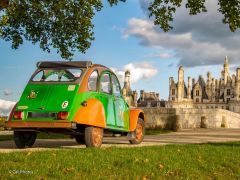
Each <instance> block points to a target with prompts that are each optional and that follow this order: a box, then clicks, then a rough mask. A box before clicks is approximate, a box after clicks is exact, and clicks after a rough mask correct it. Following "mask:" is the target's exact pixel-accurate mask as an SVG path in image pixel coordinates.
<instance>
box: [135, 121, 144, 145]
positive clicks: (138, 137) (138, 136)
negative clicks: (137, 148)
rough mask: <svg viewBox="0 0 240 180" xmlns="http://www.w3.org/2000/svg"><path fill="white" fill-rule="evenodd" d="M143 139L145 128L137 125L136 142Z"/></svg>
mask: <svg viewBox="0 0 240 180" xmlns="http://www.w3.org/2000/svg"><path fill="white" fill-rule="evenodd" d="M142 137H143V126H142V124H137V128H136V140H138V141H139V140H141V139H142Z"/></svg>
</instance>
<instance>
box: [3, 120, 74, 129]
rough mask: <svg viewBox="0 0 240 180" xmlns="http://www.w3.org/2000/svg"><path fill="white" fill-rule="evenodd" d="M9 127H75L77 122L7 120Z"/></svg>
mask: <svg viewBox="0 0 240 180" xmlns="http://www.w3.org/2000/svg"><path fill="white" fill-rule="evenodd" d="M6 127H7V128H68V129H75V127H76V123H72V122H69V121H58V122H41V121H31V122H29V121H28V122H26V121H25V122H24V121H7V122H6Z"/></svg>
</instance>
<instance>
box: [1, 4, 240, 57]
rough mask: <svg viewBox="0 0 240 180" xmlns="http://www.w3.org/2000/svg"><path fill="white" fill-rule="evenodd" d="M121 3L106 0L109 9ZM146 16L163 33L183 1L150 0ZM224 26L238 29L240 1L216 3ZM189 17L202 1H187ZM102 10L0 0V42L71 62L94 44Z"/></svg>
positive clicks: (201, 6) (97, 6)
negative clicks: (25, 46)
mask: <svg viewBox="0 0 240 180" xmlns="http://www.w3.org/2000/svg"><path fill="white" fill-rule="evenodd" d="M120 1H122V2H125V1H126V0H108V2H109V4H110V5H111V6H113V5H117V4H118V3H119V2H120ZM150 2H151V3H149V8H148V9H149V16H150V17H153V19H154V23H155V25H159V26H160V28H162V29H163V30H164V31H169V30H171V29H172V27H171V25H170V22H171V21H173V14H174V13H175V11H176V9H177V8H179V7H181V6H182V5H183V3H182V0H152V1H150ZM218 3H219V6H220V8H219V12H221V13H222V14H223V15H224V19H223V23H226V24H229V28H230V30H231V31H235V30H236V29H238V28H239V27H240V3H239V0H231V1H229V0H218ZM185 5H186V8H187V9H189V14H190V15H196V14H198V13H201V12H206V11H207V9H206V7H205V0H188V1H187V3H186V4H185ZM102 7H103V4H102V1H101V0H58V1H54V0H40V1H39V0H0V38H2V39H4V40H6V41H10V42H12V48H13V49H17V48H18V47H19V45H21V44H23V41H24V39H25V40H27V41H31V42H32V43H33V44H35V43H39V44H40V48H41V49H43V50H44V51H47V52H50V50H51V48H55V49H57V51H58V52H59V53H60V54H61V56H62V57H63V58H65V59H70V58H71V56H73V54H74V52H75V51H76V50H79V51H80V52H82V53H85V52H86V50H87V49H88V48H89V47H90V45H91V42H92V41H93V40H94V34H93V27H94V25H93V23H92V19H93V17H94V15H95V13H96V12H98V11H100V10H101V9H102Z"/></svg>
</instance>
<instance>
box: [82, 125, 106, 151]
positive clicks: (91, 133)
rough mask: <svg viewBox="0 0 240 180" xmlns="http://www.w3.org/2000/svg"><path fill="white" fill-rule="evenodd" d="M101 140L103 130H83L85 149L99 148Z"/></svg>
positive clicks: (92, 128) (97, 128) (88, 128)
mask: <svg viewBox="0 0 240 180" xmlns="http://www.w3.org/2000/svg"><path fill="white" fill-rule="evenodd" d="M102 140H103V129H102V128H100V127H93V126H90V127H86V128H85V145H86V147H101V145H102Z"/></svg>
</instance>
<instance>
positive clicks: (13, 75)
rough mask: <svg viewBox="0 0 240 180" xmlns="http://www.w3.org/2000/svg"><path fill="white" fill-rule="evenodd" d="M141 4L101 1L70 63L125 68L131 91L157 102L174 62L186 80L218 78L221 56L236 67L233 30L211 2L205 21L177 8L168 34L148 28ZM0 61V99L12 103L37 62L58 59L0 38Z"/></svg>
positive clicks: (165, 92)
mask: <svg viewBox="0 0 240 180" xmlns="http://www.w3.org/2000/svg"><path fill="white" fill-rule="evenodd" d="M144 2H146V1H144V0H128V1H127V2H126V3H120V4H119V5H118V6H114V7H109V5H108V4H107V3H106V2H105V3H104V5H105V6H104V8H103V9H102V11H101V12H98V13H97V14H96V16H95V18H94V20H93V21H94V25H95V27H94V32H95V41H93V42H92V46H91V48H90V49H88V51H87V53H86V54H81V53H76V54H75V56H74V57H73V60H86V59H90V60H92V61H93V62H94V63H99V64H103V65H106V66H108V67H111V68H114V69H115V70H116V73H121V72H123V71H124V70H126V69H127V68H130V70H132V71H133V76H134V77H133V83H132V89H133V90H134V89H136V90H138V91H139V90H141V89H144V90H146V91H156V92H158V93H160V98H161V99H167V98H168V84H169V82H168V79H169V77H170V76H173V77H174V78H175V79H177V70H178V65H179V64H183V66H184V67H185V78H186V79H187V76H192V77H195V78H197V77H198V75H199V74H203V75H204V76H206V73H207V71H209V70H211V71H212V73H213V76H215V77H216V78H218V77H219V76H220V72H221V69H222V67H221V66H222V65H221V64H222V63H223V60H224V57H225V55H228V56H229V57H230V62H231V59H232V68H233V69H234V67H235V66H237V65H238V58H239V53H238V50H235V47H231V45H232V43H234V46H237V45H239V40H234V42H233V41H231V42H230V40H229V39H233V37H236V39H240V38H237V37H238V36H239V32H236V33H230V32H229V29H228V28H227V26H226V25H223V24H222V23H221V15H219V14H217V13H215V11H216V5H215V4H213V2H215V0H214V1H211V3H210V4H208V7H209V9H210V12H209V13H207V14H206V16H211V17H212V18H211V22H208V18H207V19H206V17H205V15H200V16H197V17H191V18H190V17H189V16H188V15H187V11H185V9H180V10H179V11H177V15H176V18H175V21H174V23H173V26H174V30H173V31H171V32H169V33H163V32H162V31H161V30H160V29H159V28H157V27H155V26H153V25H152V21H151V20H150V19H149V18H148V17H147V16H146V10H145V9H144V8H143V6H144ZM145 4H146V3H145ZM141 5H142V6H141ZM179 14H181V16H179ZM186 17H187V18H186ZM202 18H204V19H205V21H204V22H203V21H202ZM186 19H188V21H186ZM209 21H210V20H209ZM196 22H197V23H196ZM211 28H212V29H211ZM214 28H215V29H214ZM220 30H221V33H222V34H220V35H221V36H220V35H219V33H218V31H220ZM223 37H225V38H223ZM185 45H186V47H185ZM0 58H1V60H0V73H1V76H0V99H1V100H7V101H15V102H16V101H17V100H18V99H19V97H20V94H21V92H22V91H23V89H24V87H25V85H26V83H27V82H28V79H29V78H30V76H31V74H32V73H33V72H34V70H35V67H36V66H35V65H36V62H37V61H41V60H49V61H50V60H61V58H60V56H59V55H58V54H57V53H56V51H55V50H52V52H51V53H50V54H48V53H46V52H43V51H42V50H41V49H40V48H39V46H38V45H32V44H31V43H30V42H26V41H25V42H24V45H22V46H20V47H19V49H17V50H12V49H11V44H10V43H9V42H5V41H3V40H0ZM133 67H134V68H133Z"/></svg>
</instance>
